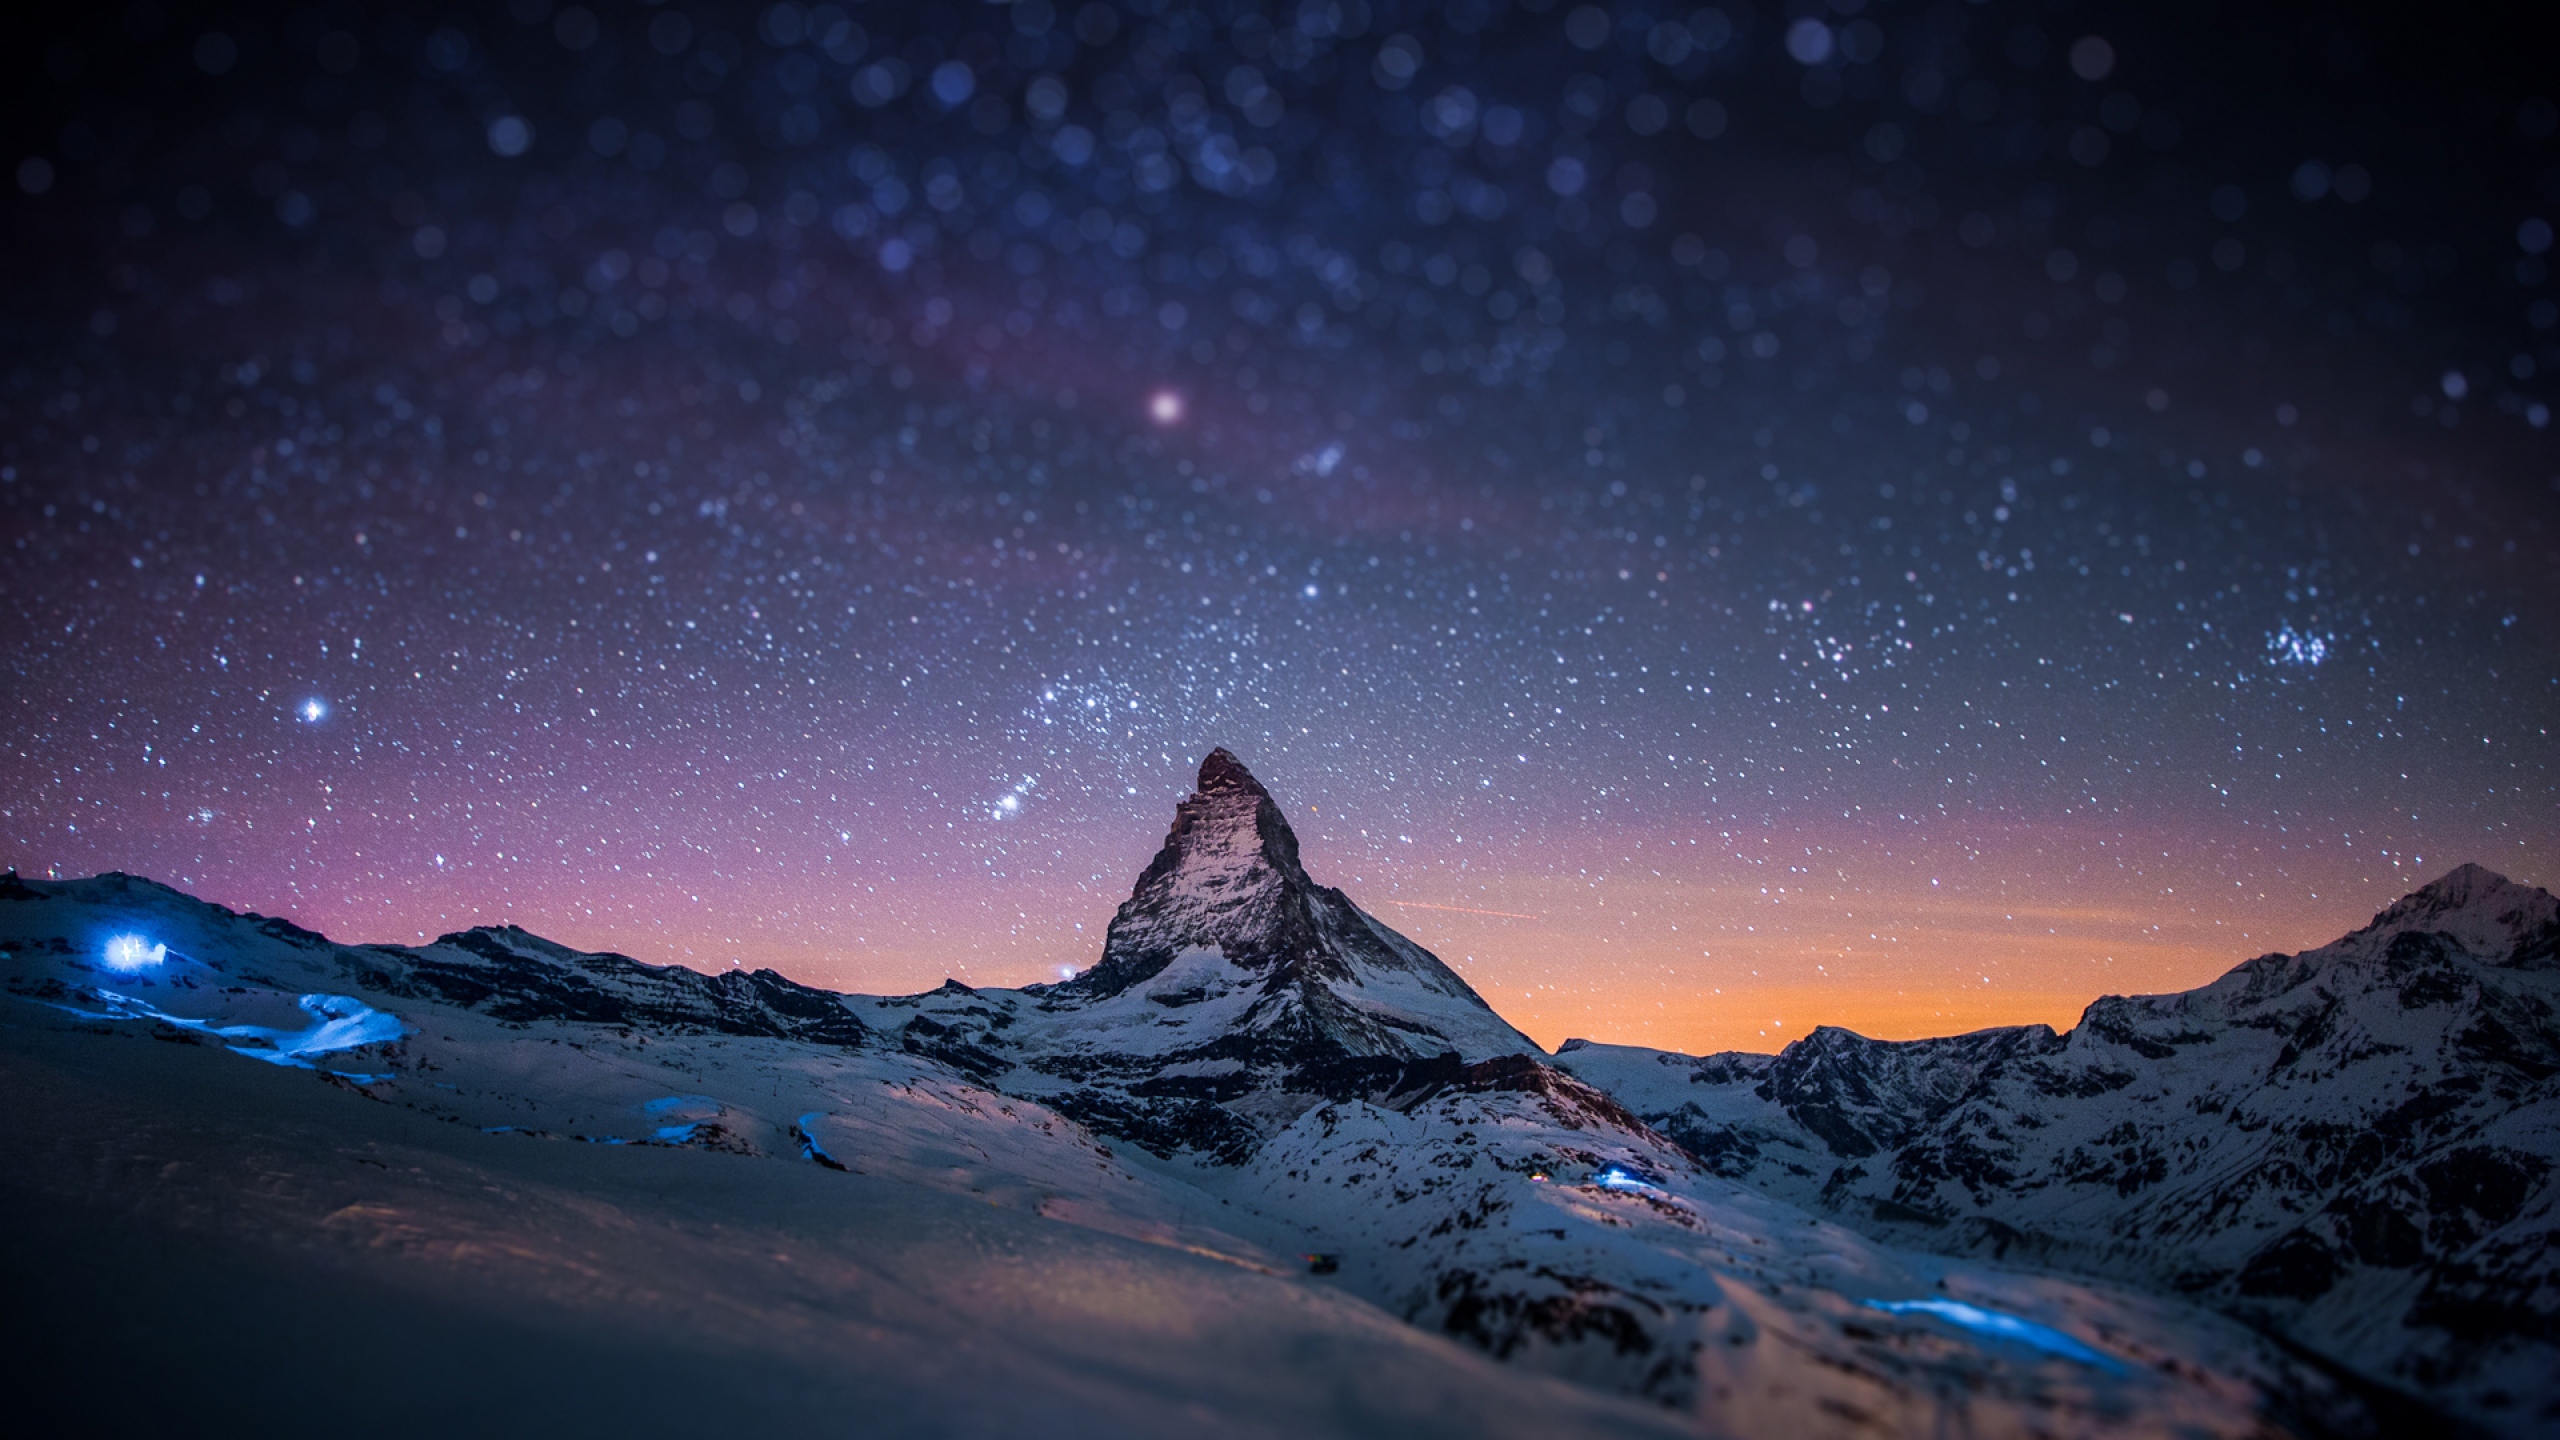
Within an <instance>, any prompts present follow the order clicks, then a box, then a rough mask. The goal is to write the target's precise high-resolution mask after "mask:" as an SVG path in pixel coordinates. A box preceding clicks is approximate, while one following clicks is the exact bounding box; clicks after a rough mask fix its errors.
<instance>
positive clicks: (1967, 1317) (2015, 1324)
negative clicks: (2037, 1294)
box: [1865, 1299, 2125, 1375]
mask: <svg viewBox="0 0 2560 1440" xmlns="http://www.w3.org/2000/svg"><path fill="white" fill-rule="evenodd" d="M1865 1304H1866V1307H1867V1308H1868V1309H1870V1310H1882V1311H1886V1312H1887V1313H1890V1314H1894V1315H1912V1314H1920V1315H1934V1316H1936V1317H1938V1318H1939V1319H1941V1320H1944V1321H1946V1322H1947V1323H1948V1324H1951V1325H1960V1326H1962V1327H1964V1328H1965V1329H1967V1330H1971V1331H1973V1332H1974V1333H1975V1334H1978V1335H1989V1336H1992V1337H1993V1338H1995V1339H2000V1340H2009V1341H2014V1342H2016V1343H2017V1344H2020V1345H2026V1346H2030V1347H2032V1348H2034V1349H2037V1350H2042V1351H2044V1352H2045V1353H2046V1354H2048V1355H2059V1356H2062V1357H2063V1358H2064V1359H2066V1360H2077V1361H2079V1362H2080V1363H2081V1364H2083V1365H2094V1366H2096V1367H2097V1368H2099V1369H2101V1370H2105V1371H2108V1372H2110V1373H2112V1374H2118V1375H2121V1374H2123V1373H2124V1369H2125V1365H2124V1362H2123V1361H2121V1360H2118V1359H2116V1358H2115V1357H2114V1356H2112V1355H2108V1354H2104V1353H2102V1352H2100V1351H2097V1350H2093V1349H2091V1348H2089V1347H2088V1346H2087V1345H2084V1344H2082V1343H2081V1342H2079V1341H2077V1340H2074V1339H2072V1338H2071V1337H2070V1336H2068V1335H2065V1334H2063V1333H2062V1332H2061V1331H2059V1330H2056V1329H2054V1328H2053V1327H2052V1326H2050V1325H2039V1324H2037V1323H2036V1322H2034V1321H2033V1320H2021V1319H2019V1318H2018V1317H2017V1316H2015V1315H2004V1314H2002V1313H2000V1312H1999V1311H1997V1310H1985V1309H1983V1308H1982V1307H1981V1306H1979V1305H1968V1304H1966V1303H1965V1302H1963V1301H1961V1300H1936V1299H1929V1300H1869V1301H1866V1302H1865Z"/></svg>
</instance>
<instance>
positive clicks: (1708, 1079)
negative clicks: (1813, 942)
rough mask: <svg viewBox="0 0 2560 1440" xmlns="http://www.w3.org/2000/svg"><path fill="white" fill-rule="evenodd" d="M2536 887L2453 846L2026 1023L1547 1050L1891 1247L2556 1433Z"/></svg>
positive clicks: (2542, 938)
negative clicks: (1974, 1258) (2248, 953)
mask: <svg viewBox="0 0 2560 1440" xmlns="http://www.w3.org/2000/svg"><path fill="white" fill-rule="evenodd" d="M2555 1005H2560V903H2555V901H2554V900H2553V897H2552V896H2551V895H2549V894H2548V893H2546V892H2544V891H2541V890H2538V889H2533V888H2530V887H2526V886H2520V885H2516V884H2514V883H2512V882H2510V881H2507V880H2506V879H2504V878H2503V877H2500V876H2497V875H2494V874H2491V873H2489V872H2488V871H2486V870H2482V869H2480V868H2479V867H2477V866H2464V867H2463V868H2461V869H2459V870H2456V871H2454V872H2453V873H2452V874H2450V875H2447V876H2445V877H2444V878H2442V879H2440V880H2438V881H2436V882H2435V883H2433V884H2431V885H2428V886H2427V887H2425V888H2424V889H2421V890H2419V891H2417V892H2416V893H2414V894H2412V895H2410V896H2408V897H2407V898H2405V899H2403V900H2401V901H2399V902H2398V903H2396V904H2394V905H2393V906H2391V907H2390V908H2388V909H2386V910H2384V911H2383V912H2382V913H2381V914H2380V915H2377V916H2376V917H2375V918H2374V920H2373V922H2372V923H2371V924H2370V925H2368V926H2366V927H2365V928H2364V929H2361V930H2359V931H2357V932H2355V933H2354V934H2352V935H2349V936H2346V937H2345V938H2343V939H2340V940H2338V941H2336V942H2335V943H2333V944H2330V945H2327V946H2323V947H2321V948H2320V949H2317V950H2312V951H2306V952H2304V953H2302V954H2300V955H2269V956H2264V957H2261V958H2259V959H2256V960H2252V961H2249V962H2248V963H2246V964H2244V965H2241V966H2239V967H2238V968H2236V969H2234V970H2233V971H2232V972H2231V973H2230V974H2228V975H2226V976H2224V977H2223V978H2222V979H2220V980H2218V981H2216V982H2214V983H2213V984H2211V985H2208V986H2206V987H2204V988H2202V989H2200V990H2195V991H2190V992H2187V993H2185V994H2180V995H2165V996H2142V997H2133V998H2123V997H2110V998H2108V999H2104V1000H2100V1001H2099V1002H2097V1003H2096V1004H2094V1005H2092V1006H2091V1007H2090V1008H2089V1010H2088V1012H2087V1014H2086V1015H2085V1016H2084V1017H2083V1018H2082V1020H2081V1023H2080V1024H2079V1025H2078V1026H2077V1027H2075V1028H2074V1029H2073V1030H2072V1031H2071V1032H2070V1033H2069V1034H2067V1035H2059V1036H2057V1035H2055V1034H2054V1033H2053V1032H2052V1031H2050V1030H2047V1029H2045V1028H2043V1027H2041V1026H2038V1027H2029V1028H2023V1029H2015V1030H1994V1031H1985V1032H1981V1033H1979V1034H1975V1035H1965V1036H1956V1037H1951V1038H1948V1039H1943V1040H1923V1041H1912V1042H1905V1043H1898V1044H1897V1043H1887V1042H1878V1041H1870V1040H1865V1039H1863V1038H1861V1037H1858V1036H1855V1035H1851V1034H1849V1033H1847V1032H1845V1031H1839V1030H1824V1031H1821V1032H1818V1033H1816V1034H1815V1035H1814V1036H1812V1037H1810V1038H1808V1039H1807V1040H1804V1041H1801V1042H1798V1043H1797V1044H1795V1045H1792V1046H1789V1047H1788V1048H1787V1049H1786V1050H1785V1051H1784V1052H1782V1053H1781V1054H1779V1055H1776V1056H1749V1055H1720V1056H1713V1057H1707V1058H1704V1059H1697V1058H1692V1057H1687V1056H1677V1055H1670V1054H1664V1053H1660V1052H1654V1051H1645V1050H1638V1049H1633V1048H1627V1047H1611V1046H1595V1045H1585V1044H1580V1043H1568V1045H1567V1046H1566V1047H1565V1049H1564V1051H1563V1052H1561V1053H1560V1054H1559V1055H1558V1057H1557V1063H1558V1064H1560V1065H1562V1066H1565V1067H1566V1068H1569V1069H1571V1070H1572V1071H1573V1072H1574V1073H1575V1074H1577V1075H1580V1076H1581V1077H1583V1078H1584V1079H1586V1080H1588V1081H1590V1082H1591V1083H1592V1084H1594V1085H1596V1086H1598V1087H1600V1088H1601V1089H1603V1090H1606V1091H1608V1092H1609V1093H1610V1094H1612V1095H1614V1096H1616V1097H1618V1098H1619V1099H1620V1100H1622V1101H1623V1102H1624V1103H1626V1104H1627V1105H1628V1106H1629V1107H1630V1108H1631V1109H1633V1110H1635V1111H1636V1112H1638V1113H1639V1114H1641V1115H1643V1116H1644V1117H1645V1118H1646V1119H1647V1121H1648V1122H1649V1123H1650V1124H1652V1125H1653V1126H1654V1127H1655V1128H1656V1129H1657V1130H1658V1131H1660V1132H1661V1133H1662V1134H1664V1135H1666V1136H1669V1137H1671V1138H1673V1139H1675V1140H1676V1141H1678V1143H1679V1144H1681V1145H1682V1146H1683V1147H1684V1149H1686V1150H1687V1151H1688V1152H1689V1153H1690V1154H1691V1155H1692V1156H1693V1157H1694V1158H1695V1159H1696V1160H1697V1161H1698V1162H1699V1163H1701V1164H1702V1165H1705V1166H1707V1167H1708V1168H1710V1169H1712V1170H1713V1171H1714V1172H1715V1173H1716V1174H1718V1175H1721V1176H1725V1177H1728V1178H1731V1179H1734V1180H1737V1181H1739V1182H1741V1183H1744V1184H1747V1185H1749V1186H1751V1187H1753V1188H1754V1189H1757V1190H1759V1191H1761V1192H1762V1193H1764V1194H1768V1195H1771V1196H1773V1197H1778V1198H1782V1199H1785V1200H1788V1201H1791V1202H1793V1203H1795V1204H1798V1205H1801V1206H1804V1207H1805V1208H1807V1209H1810V1210H1813V1211H1816V1212H1818V1213H1824V1214H1828V1215H1831V1216H1835V1217H1837V1218H1838V1219H1840V1220H1841V1221H1842V1222H1844V1223H1847V1224H1851V1225H1855V1226H1857V1227H1859V1228H1860V1229H1862V1230H1864V1231H1865V1232H1867V1233H1869V1234H1871V1235H1875V1236H1878V1237H1880V1238H1885V1239H1889V1240H1892V1241H1895V1242H1897V1243H1901V1244H1905V1245H1912V1246H1920V1247H1926V1248H1930V1249H1936V1250H1941V1251H1945V1252H1948V1253H1955V1254H1971V1255H1982V1256H1996V1257H2006V1258H2009V1259H2012V1260H2020V1261H2026V1262H2030V1263H2035V1264H2039V1265H2047V1266H2053V1267H2059V1268H2063V1269H2068V1270H2073V1271H2078V1272H2080V1273H2084V1274H2090V1275H2097V1276H2104V1277H2109V1278H2113V1279H2116V1280H2119V1281H2125V1282H2131V1283H2134V1284H2139V1285H2142V1286H2145V1287H2148V1288H2151V1289H2154V1290H2157V1291H2159V1292H2161V1293H2167V1294H2181V1295H2190V1296H2194V1297H2196V1298H2198V1299H2200V1300H2203V1301H2206V1302H2208V1303H2210V1304H2212V1305H2214V1306H2215V1307H2216V1308H2218V1309H2221V1310H2223V1311H2225V1312H2227V1313H2230V1314H2233V1315H2236V1316H2240V1317H2244V1318H2246V1319H2248V1320H2250V1321H2252V1322H2254V1323H2258V1324H2262V1325H2266V1326H2269V1327H2272V1328H2274V1329H2277V1330H2278V1331H2280V1332H2281V1333H2284V1334H2286V1335H2289V1336H2291V1337H2292V1338H2294V1339H2296V1340H2298V1341H2300V1342H2301V1343H2303V1344H2304V1345H2306V1346H2309V1347H2311V1348H2312V1349H2314V1350H2316V1351H2318V1352H2320V1353H2322V1354H2324V1355H2327V1356H2329V1357H2331V1358H2333V1359H2335V1360H2337V1361H2339V1362H2341V1363H2343V1364H2346V1365H2349V1366H2352V1367H2354V1368H2356V1369H2358V1370H2360V1371H2363V1372H2365V1373H2371V1374H2376V1375H2381V1376H2386V1377H2388V1378H2390V1379H2391V1380H2392V1381H2394V1382H2395V1383H2397V1384H2400V1385H2403V1386H2406V1387H2409V1388H2411V1389H2414V1390H2418V1391H2420V1392H2423V1393H2427V1394H2430V1395H2433V1396H2435V1397H2437V1398H2439V1399H2440V1400H2443V1401H2445V1402H2447V1403H2449V1404H2452V1405H2454V1406H2455V1407H2456V1408H2458V1409H2460V1410H2462V1411H2464V1412H2467V1413H2469V1414H2471V1415H2473V1416H2475V1417H2477V1418H2479V1419H2482V1420H2484V1421H2488V1422H2490V1423H2493V1424H2497V1425H2501V1426H2507V1425H2520V1426H2522V1427H2524V1428H2527V1429H2533V1428H2543V1427H2560V1381H2555V1379H2554V1364H2553V1362H2554V1360H2555V1358H2560V1248H2555V1247H2560V1186H2555V1180H2554V1175H2553V1168H2554V1161H2555V1159H2560V1080H2555V1076H2560V1012H2555Z"/></svg>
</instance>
